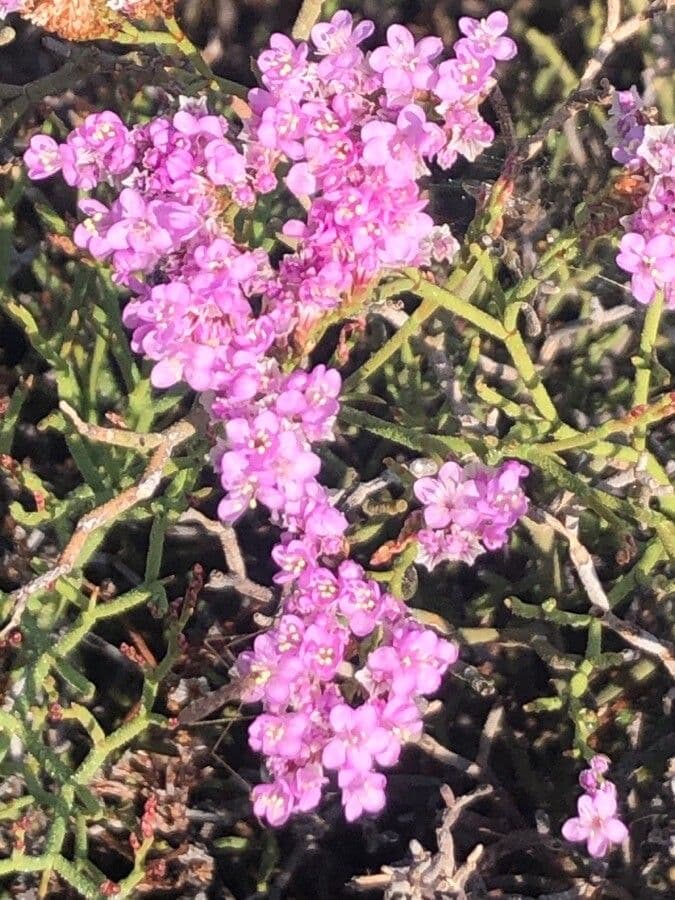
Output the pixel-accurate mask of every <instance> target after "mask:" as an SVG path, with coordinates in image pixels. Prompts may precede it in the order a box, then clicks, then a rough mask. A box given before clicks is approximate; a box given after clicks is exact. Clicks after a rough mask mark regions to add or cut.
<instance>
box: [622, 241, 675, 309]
mask: <svg viewBox="0 0 675 900" xmlns="http://www.w3.org/2000/svg"><path fill="white" fill-rule="evenodd" d="M616 262H617V265H619V266H621V268H622V269H623V270H624V271H625V272H630V273H631V275H632V277H631V289H632V291H633V295H634V297H635V299H636V300H637V301H638V302H639V303H651V302H652V300H653V299H654V296H655V294H656V292H657V290H659V289H661V288H663V287H665V286H666V285H667V284H669V283H671V282H672V281H673V279H675V235H667V234H660V235H657V236H656V237H653V238H649V239H646V238H645V237H644V236H643V235H641V234H638V233H637V232H629V233H628V234H625V235H624V236H623V237H622V238H621V243H620V245H619V254H618V256H617V258H616Z"/></svg>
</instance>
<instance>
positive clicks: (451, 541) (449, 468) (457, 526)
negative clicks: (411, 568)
mask: <svg viewBox="0 0 675 900" xmlns="http://www.w3.org/2000/svg"><path fill="white" fill-rule="evenodd" d="M527 475H528V469H527V468H526V467H525V466H523V465H521V463H519V462H516V461H515V460H508V461H507V462H505V463H504V464H503V465H502V466H500V467H499V468H498V469H491V468H489V467H487V466H482V465H471V466H466V467H464V468H462V466H460V465H459V464H458V463H456V462H446V463H445V464H444V465H443V466H441V468H440V470H439V472H438V475H437V477H435V478H432V477H425V478H419V479H418V480H417V481H416V482H415V486H414V492H415V496H416V497H417V499H418V500H419V501H420V503H422V504H423V506H424V510H423V516H424V523H425V525H426V526H427V527H426V528H424V529H422V530H421V531H420V532H419V534H418V540H419V554H418V562H420V563H421V564H422V565H424V566H426V567H427V568H428V569H429V570H431V569H435V568H436V566H438V565H440V563H442V562H446V561H461V562H465V563H468V564H469V565H472V564H473V563H474V562H475V560H476V558H477V557H478V556H480V554H481V553H485V551H486V550H497V549H499V548H500V547H503V546H504V544H505V543H506V541H507V539H508V532H509V529H511V528H512V527H513V526H514V525H515V524H516V522H517V521H518V519H519V518H520V517H521V516H523V515H525V513H526V512H527V497H526V496H525V492H524V491H523V489H522V487H521V486H520V482H521V480H522V479H523V478H525V477H526V476H527Z"/></svg>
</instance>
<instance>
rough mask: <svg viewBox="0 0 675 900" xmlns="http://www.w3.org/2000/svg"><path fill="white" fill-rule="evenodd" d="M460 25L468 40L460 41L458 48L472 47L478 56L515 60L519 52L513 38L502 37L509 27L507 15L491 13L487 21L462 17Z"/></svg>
mask: <svg viewBox="0 0 675 900" xmlns="http://www.w3.org/2000/svg"><path fill="white" fill-rule="evenodd" d="M458 25H459V30H460V31H461V32H462V34H464V35H466V38H464V39H460V40H459V41H458V42H457V45H456V46H462V47H470V48H471V51H472V52H473V53H475V54H476V56H491V57H492V58H493V59H513V57H514V56H515V55H516V53H517V52H518V48H517V47H516V45H515V43H514V42H513V41H512V40H511V38H508V37H503V36H502V35H503V34H504V32H505V31H506V29H507V28H508V27H509V20H508V17H507V15H506V13H503V12H501V10H497V11H496V12H493V13H490V15H489V16H488V17H487V19H480V20H477V19H470V18H469V17H468V16H462V18H460V20H459V22H458Z"/></svg>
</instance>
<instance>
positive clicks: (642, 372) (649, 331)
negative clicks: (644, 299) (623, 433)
mask: <svg viewBox="0 0 675 900" xmlns="http://www.w3.org/2000/svg"><path fill="white" fill-rule="evenodd" d="M663 307H664V296H663V291H658V292H657V294H656V297H655V298H654V300H653V302H652V303H650V304H649V306H648V307H647V312H646V314H645V321H644V325H643V328H642V335H641V337H640V357H641V358H640V359H639V361H637V362H636V372H635V390H634V393H633V406H634V407H638V406H643V405H644V404H645V403H647V401H648V399H649V384H650V382H651V377H652V354H653V352H654V345H655V344H656V339H657V337H658V333H659V324H660V322H661V315H662V313H663ZM633 444H634V446H635V449H636V450H644V449H645V447H646V445H647V434H646V431H645V429H644V428H640V429H639V430H637V431H636V432H635V437H634V440H633Z"/></svg>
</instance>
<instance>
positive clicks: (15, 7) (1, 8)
mask: <svg viewBox="0 0 675 900" xmlns="http://www.w3.org/2000/svg"><path fill="white" fill-rule="evenodd" d="M23 3H24V0H0V18H3V19H4V17H5V16H8V15H9V14H10V13H13V12H21V7H22V6H23ZM30 177H31V178H32V177H33V176H32V175H31V176H30Z"/></svg>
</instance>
